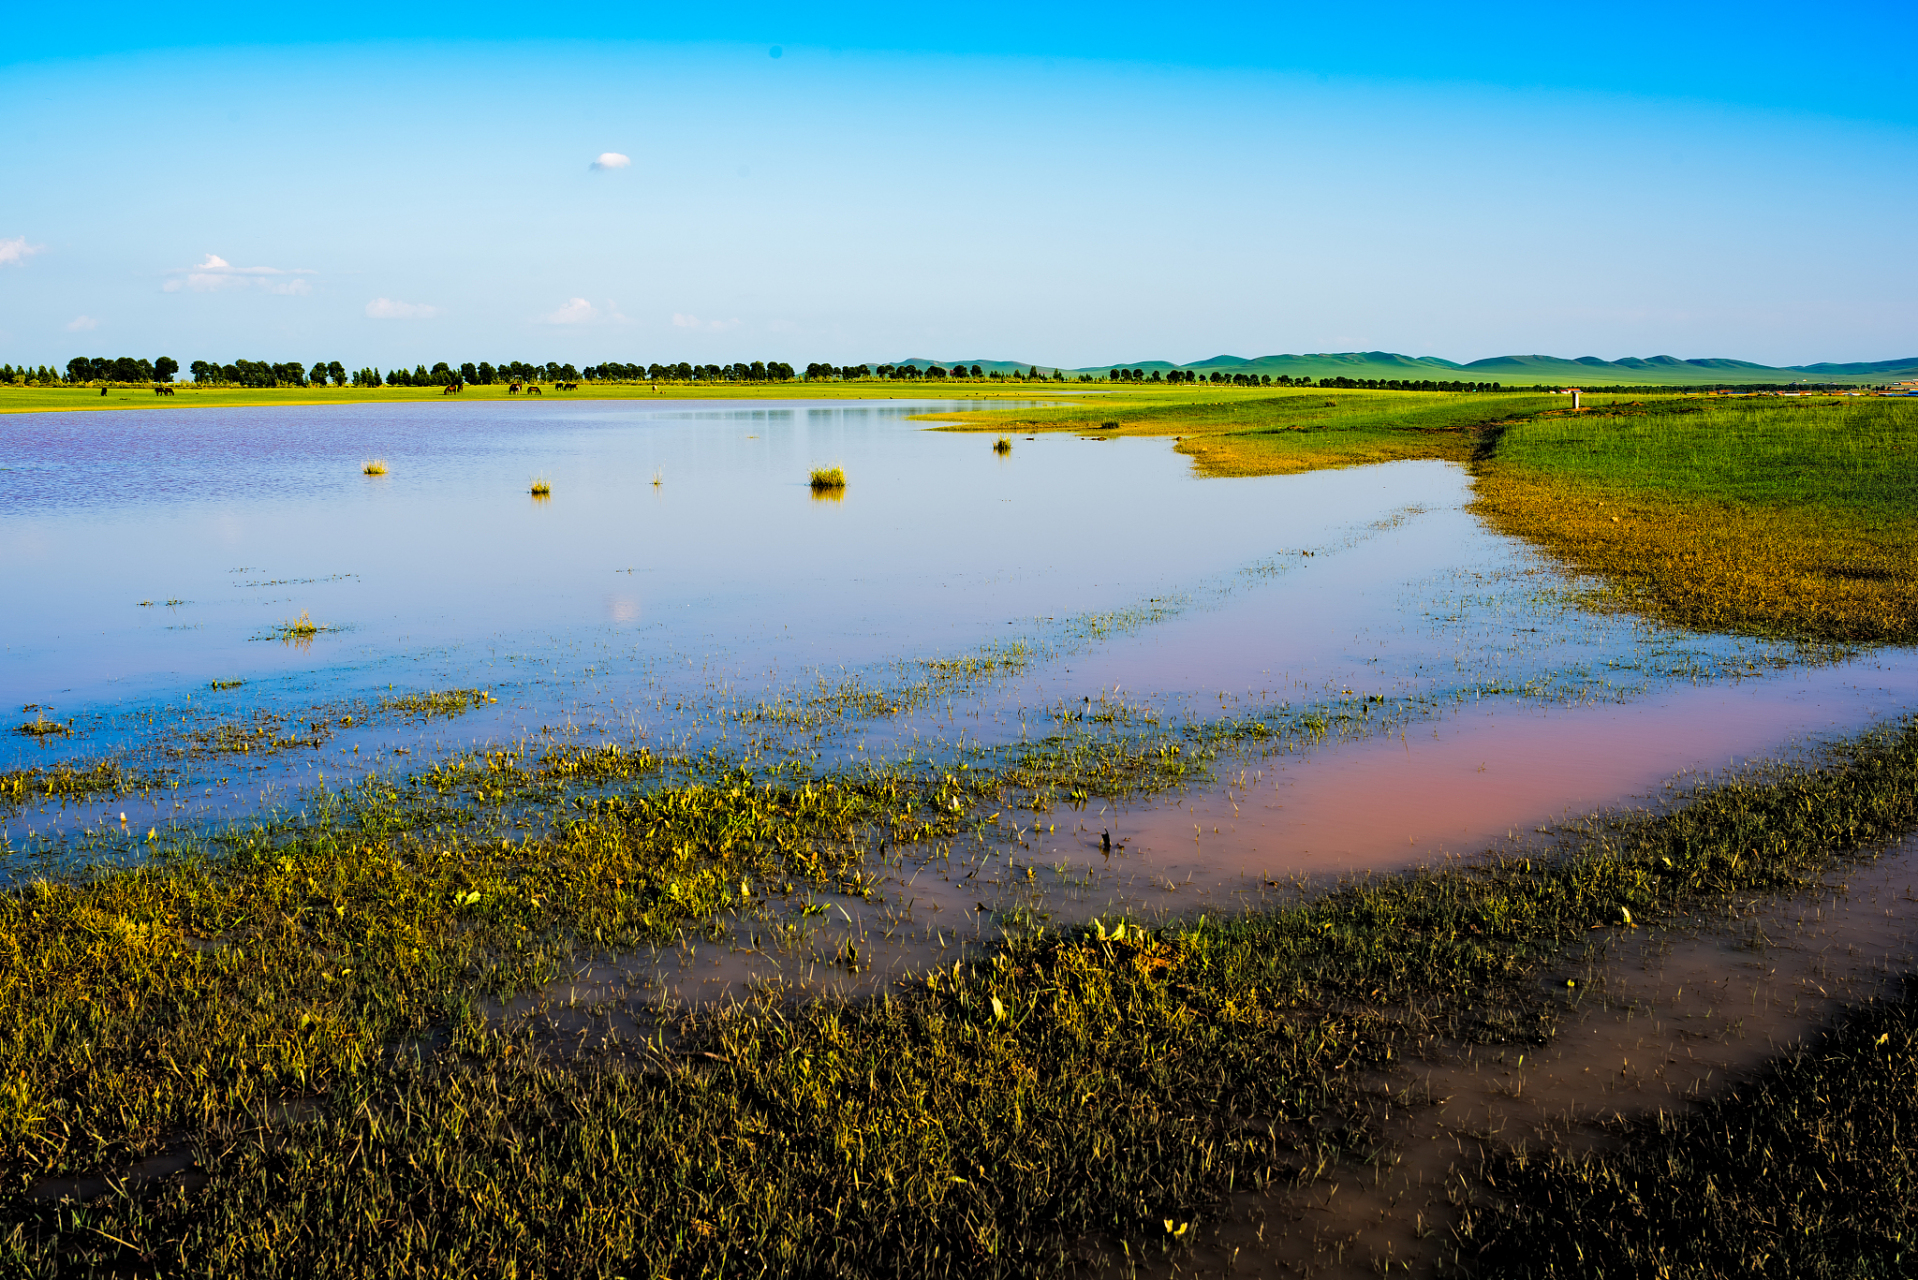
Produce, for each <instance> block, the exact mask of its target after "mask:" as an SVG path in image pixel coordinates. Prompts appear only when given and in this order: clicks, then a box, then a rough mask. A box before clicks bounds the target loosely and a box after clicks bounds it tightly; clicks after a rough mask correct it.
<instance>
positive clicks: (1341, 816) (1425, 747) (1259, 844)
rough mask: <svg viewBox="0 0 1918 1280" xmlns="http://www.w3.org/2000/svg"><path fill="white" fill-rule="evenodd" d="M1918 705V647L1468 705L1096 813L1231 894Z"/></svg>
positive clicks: (1392, 860)
mask: <svg viewBox="0 0 1918 1280" xmlns="http://www.w3.org/2000/svg"><path fill="white" fill-rule="evenodd" d="M1914 705H1918V654H1914V653H1912V652H1911V651H1908V650H1900V651H1890V652H1886V653H1884V654H1880V655H1877V656H1876V657H1874V658H1870V659H1867V660H1865V661H1864V662H1861V663H1858V664H1847V665H1845V666H1841V667H1827V668H1818V669H1809V670H1795V671H1791V672H1786V673H1782V674H1779V675H1776V676H1772V677H1768V678H1763V679H1748V680H1740V681H1736V682H1731V683H1723V684H1714V685H1707V686H1699V687H1686V688H1680V689H1677V690H1674V691H1672V692H1671V693H1669V694H1666V695H1665V696H1662V697H1658V698H1655V699H1650V700H1647V701H1644V702H1640V703H1635V704H1632V705H1624V706H1619V705H1609V704H1607V705H1588V706H1579V707H1570V708H1566V707H1552V706H1546V707H1535V706H1527V705H1522V704H1520V705H1514V704H1513V703H1510V702H1499V703H1496V704H1494V703H1484V704H1480V705H1478V706H1476V707H1468V708H1464V709H1461V710H1460V711H1459V712H1457V713H1455V714H1454V715H1452V716H1450V717H1448V718H1446V719H1445V720H1443V721H1441V722H1438V723H1430V722H1428V723H1424V724H1415V725H1411V726H1408V727H1407V728H1406V729H1405V730H1404V732H1403V733H1402V734H1394V735H1393V736H1391V737H1390V738H1384V739H1373V740H1369V741H1363V742H1354V743H1346V744H1340V745H1335V746H1328V747H1325V748H1322V749H1318V750H1314V751H1310V752H1305V753H1301V754H1296V755H1285V754H1281V755H1279V756H1275V757H1272V758H1271V759H1269V760H1267V761H1264V762H1262V766H1261V767H1249V768H1246V769H1245V770H1244V772H1243V774H1241V773H1240V772H1239V771H1238V770H1231V771H1229V776H1228V778H1227V779H1226V781H1227V782H1228V785H1227V786H1226V787H1224V788H1222V789H1218V790H1212V791H1207V792H1203V793H1197V794H1193V795H1189V796H1186V797H1183V798H1181V799H1180V800H1178V801H1176V802H1170V803H1166V804H1162V805H1147V806H1140V807H1136V808H1130V809H1128V810H1125V811H1122V812H1117V813H1110V814H1108V815H1106V816H1104V817H1093V816H1088V817H1087V819H1086V827H1087V832H1086V833H1085V834H1084V836H1083V838H1082V839H1081V840H1079V841H1078V842H1076V843H1077V849H1076V850H1075V852H1080V853H1081V854H1082V855H1083V853H1084V852H1087V851H1089V850H1091V849H1092V848H1094V847H1096V845H1097V843H1098V837H1099V832H1100V830H1101V827H1100V824H1101V823H1106V824H1109V825H1110V827H1111V830H1112V832H1113V836H1114V838H1115V839H1123V840H1124V841H1125V846H1126V853H1127V856H1128V859H1129V860H1131V861H1135V862H1136V863H1137V865H1138V867H1139V869H1141V870H1144V871H1146V872H1148V873H1149V874H1151V875H1153V876H1155V877H1163V878H1165V879H1166V880H1169V881H1175V882H1183V881H1185V880H1186V879H1187V877H1191V879H1192V881H1193V882H1194V883H1196V884H1207V883H1209V884H1213V885H1222V884H1223V883H1224V882H1226V881H1228V880H1231V879H1235V878H1238V877H1242V876H1256V877H1266V878H1284V877H1292V876H1313V877H1319V876H1326V875H1340V874H1346V873H1352V872H1370V871H1394V870H1399V869H1402V868H1404V867H1408V866H1413V865H1416V864H1419V863H1425V862H1430V861H1432V860H1434V859H1436V858H1440V857H1444V856H1448V855H1461V854H1472V853H1477V852H1480V851H1482V850H1484V849H1486V848H1488V847H1490V846H1492V845H1495V844H1497V843H1498V842H1500V841H1502V840H1504V839H1506V838H1507V837H1509V836H1513V835H1519V836H1523V835H1528V834H1531V833H1533V832H1534V830H1535V828H1537V827H1539V826H1541V825H1544V824H1546V823H1550V822H1553V821H1555V820H1557V819H1560V818H1564V817H1567V816H1572V815H1578V814H1584V813H1588V812H1591V811H1593V810H1597V809H1604V808H1612V807H1616V806H1618V805H1620V804H1625V803H1632V802H1635V801H1638V800H1642V799H1646V798H1652V797H1654V796H1655V795H1656V793H1658V792H1660V791H1661V790H1662V789H1663V787H1664V785H1665V784H1666V783H1667V782H1668V781H1669V780H1670V779H1671V778H1672V777H1673V775H1675V774H1681V773H1685V772H1694V771H1702V772H1710V771H1714V770H1721V769H1725V768H1729V767H1736V766H1738V765H1741V764H1743V763H1746V762H1749V761H1752V760H1756V759H1768V758H1776V757H1778V756H1780V755H1788V754H1790V752H1791V751H1792V750H1793V748H1794V747H1795V746H1800V745H1809V743H1810V742H1811V741H1814V740H1816V739H1819V738H1823V737H1826V736H1832V735H1838V734H1844V733H1854V732H1857V731H1858V730H1860V729H1861V728H1863V727H1865V726H1866V725H1868V724H1870V723H1872V722H1873V721H1875V720H1878V719H1880V718H1882V717H1885V716H1888V715H1892V714H1896V713H1898V712H1900V711H1901V710H1906V709H1909V708H1911V707H1912V706H1914Z"/></svg>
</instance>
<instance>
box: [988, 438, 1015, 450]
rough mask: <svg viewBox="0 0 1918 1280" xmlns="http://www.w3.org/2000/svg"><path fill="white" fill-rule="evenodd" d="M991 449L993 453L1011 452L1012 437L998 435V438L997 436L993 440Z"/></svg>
mask: <svg viewBox="0 0 1918 1280" xmlns="http://www.w3.org/2000/svg"><path fill="white" fill-rule="evenodd" d="M992 451H993V452H994V453H1011V452H1012V437H1011V436H1000V437H999V438H998V439H997V440H994V441H993V442H992Z"/></svg>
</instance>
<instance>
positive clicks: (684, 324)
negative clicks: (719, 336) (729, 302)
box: [673, 311, 740, 333]
mask: <svg viewBox="0 0 1918 1280" xmlns="http://www.w3.org/2000/svg"><path fill="white" fill-rule="evenodd" d="M739 325H740V320H739V317H738V316H734V317H733V318H732V319H730V320H701V319H700V318H699V317H698V316H687V315H681V314H680V313H679V312H677V311H675V312H673V328H675V329H703V330H705V331H706V332H707V333H720V332H722V331H724V330H726V329H737V328H738V327H739Z"/></svg>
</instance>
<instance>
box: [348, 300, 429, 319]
mask: <svg viewBox="0 0 1918 1280" xmlns="http://www.w3.org/2000/svg"><path fill="white" fill-rule="evenodd" d="M439 313H440V309H439V308H438V307H429V306H427V305H426V304H425V303H424V302H401V301H400V300H399V299H398V298H375V299H373V301H371V302H369V303H367V304H366V314H367V315H369V316H371V317H373V318H374V319H375V320H431V319H432V318H433V317H434V316H436V315H438V314H439Z"/></svg>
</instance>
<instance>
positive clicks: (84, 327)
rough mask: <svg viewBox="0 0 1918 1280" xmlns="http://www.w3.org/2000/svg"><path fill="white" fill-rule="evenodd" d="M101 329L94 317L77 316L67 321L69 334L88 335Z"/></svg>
mask: <svg viewBox="0 0 1918 1280" xmlns="http://www.w3.org/2000/svg"><path fill="white" fill-rule="evenodd" d="M99 327H100V322H99V321H98V320H95V319H94V318H93V317H92V316H75V317H73V319H71V320H69V321H67V332H68V333H86V332H88V331H90V330H93V329H98V328H99Z"/></svg>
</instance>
